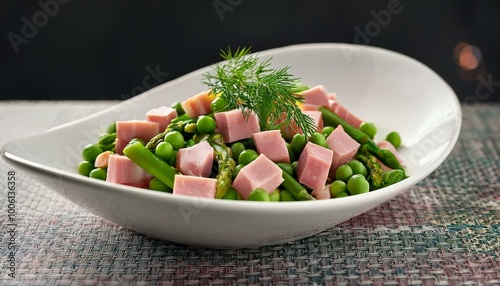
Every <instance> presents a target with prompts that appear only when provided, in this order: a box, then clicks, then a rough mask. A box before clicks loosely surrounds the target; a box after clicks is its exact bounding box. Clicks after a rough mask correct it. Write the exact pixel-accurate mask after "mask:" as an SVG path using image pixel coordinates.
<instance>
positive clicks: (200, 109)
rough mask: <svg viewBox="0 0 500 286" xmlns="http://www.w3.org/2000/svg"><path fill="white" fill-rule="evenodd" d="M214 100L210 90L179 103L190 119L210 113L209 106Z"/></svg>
mask: <svg viewBox="0 0 500 286" xmlns="http://www.w3.org/2000/svg"><path fill="white" fill-rule="evenodd" d="M213 100H214V95H213V94H212V92H210V90H206V91H202V92H200V93H198V94H196V95H194V96H192V97H190V98H188V99H186V100H185V101H183V102H182V103H181V106H182V108H183V109H184V111H185V112H186V114H187V115H189V117H191V118H195V117H198V116H200V115H203V114H207V113H210V112H211V111H212V109H211V107H210V104H211V103H212V101H213Z"/></svg>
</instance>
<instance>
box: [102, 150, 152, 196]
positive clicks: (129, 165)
mask: <svg viewBox="0 0 500 286" xmlns="http://www.w3.org/2000/svg"><path fill="white" fill-rule="evenodd" d="M107 172H108V174H107V176H106V181H107V182H112V183H118V184H123V185H129V186H135V187H141V188H145V187H147V186H148V184H149V180H151V179H152V178H153V176H152V175H151V174H149V173H148V172H146V171H144V169H143V168H141V167H139V165H137V164H135V163H134V162H132V160H130V159H129V158H128V157H126V156H123V155H118V154H112V155H110V156H109V161H108V170H107Z"/></svg>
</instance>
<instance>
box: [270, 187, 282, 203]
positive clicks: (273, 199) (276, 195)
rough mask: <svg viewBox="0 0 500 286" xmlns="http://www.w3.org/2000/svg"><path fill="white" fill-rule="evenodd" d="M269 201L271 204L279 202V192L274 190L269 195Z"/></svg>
mask: <svg viewBox="0 0 500 286" xmlns="http://www.w3.org/2000/svg"><path fill="white" fill-rule="evenodd" d="M269 201H271V202H279V201H280V190H279V189H276V190H274V192H272V193H271V194H270V195H269Z"/></svg>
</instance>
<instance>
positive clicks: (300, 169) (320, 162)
mask: <svg viewBox="0 0 500 286" xmlns="http://www.w3.org/2000/svg"><path fill="white" fill-rule="evenodd" d="M332 158H333V151H332V150H330V149H328V148H325V147H322V146H319V145H317V144H314V143H312V142H310V141H309V142H307V144H306V146H305V147H304V150H302V153H301V154H300V157H299V162H298V163H299V164H298V165H297V177H298V179H299V183H301V184H303V185H305V186H307V187H309V188H311V189H312V190H317V191H320V190H321V189H323V188H324V186H325V184H326V179H327V178H328V173H329V171H330V166H331V165H332Z"/></svg>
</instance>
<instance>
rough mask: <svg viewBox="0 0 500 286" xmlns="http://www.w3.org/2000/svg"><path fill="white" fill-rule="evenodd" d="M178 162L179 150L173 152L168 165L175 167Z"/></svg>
mask: <svg viewBox="0 0 500 286" xmlns="http://www.w3.org/2000/svg"><path fill="white" fill-rule="evenodd" d="M176 161H177V150H175V149H174V151H172V155H171V156H170V158H168V160H167V163H168V164H169V165H170V166H175V162H176Z"/></svg>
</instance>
